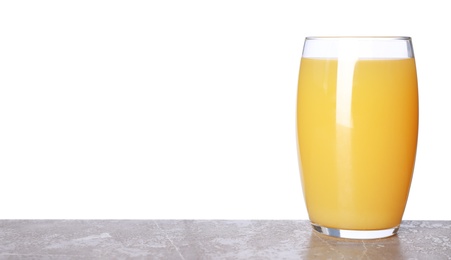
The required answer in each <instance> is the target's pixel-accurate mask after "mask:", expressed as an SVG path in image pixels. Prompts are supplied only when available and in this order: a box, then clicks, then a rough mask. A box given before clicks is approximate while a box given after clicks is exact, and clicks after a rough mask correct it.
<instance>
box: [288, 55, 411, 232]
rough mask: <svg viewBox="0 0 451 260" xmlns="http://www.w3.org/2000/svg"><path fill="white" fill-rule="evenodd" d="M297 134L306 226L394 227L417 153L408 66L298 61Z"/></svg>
mask: <svg viewBox="0 0 451 260" xmlns="http://www.w3.org/2000/svg"><path fill="white" fill-rule="evenodd" d="M297 127H298V142H299V155H300V168H301V173H302V174H301V176H302V183H303V190H304V198H305V201H306V205H307V209H308V212H309V217H310V220H311V221H312V222H314V223H316V224H319V225H322V226H325V227H330V228H339V229H354V230H362V229H363V230H372V229H386V228H392V227H395V226H397V225H399V224H400V222H401V218H402V215H403V213H404V208H405V205H406V202H407V197H408V193H409V188H410V183H411V180H412V174H413V168H414V162H415V154H416V146H417V134H418V90H417V78H416V69H415V61H414V59H412V58H406V59H386V60H384V59H377V60H369V59H368V60H353V61H341V60H339V61H337V59H311V58H303V59H302V61H301V68H300V73H299V86H298V107H297Z"/></svg>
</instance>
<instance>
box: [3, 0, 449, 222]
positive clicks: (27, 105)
mask: <svg viewBox="0 0 451 260" xmlns="http://www.w3.org/2000/svg"><path fill="white" fill-rule="evenodd" d="M446 3H447V1H434V0H431V1H393V0H383V1H357V0H355V1H350V0H345V1H324V0H322V1H321V0H320V1H317V0H315V1H256V0H255V1H246V0H240V1H235V0H232V1H211V0H210V1H207V0H206V1H200V0H193V1H181V0H180V1H173V0H172V1H29V2H26V1H2V2H1V3H0V218H174V219H180V218H182V219H188V218H202V219H204V218H219V219H237V218H239V219H307V218H308V216H307V213H306V210H305V206H304V202H303V197H302V189H301V184H300V178H299V173H298V172H299V171H298V162H297V150H296V138H295V104H296V92H297V89H296V88H297V77H298V69H299V60H300V57H301V52H302V45H303V41H304V38H305V37H306V36H309V35H403V36H404V35H406V36H411V37H412V38H413V44H414V50H415V55H416V59H417V69H418V80H419V89H420V134H419V145H418V153H417V161H416V168H415V174H414V179H413V183H412V188H411V193H410V197H409V201H408V205H407V209H406V212H405V215H404V218H405V219H431V220H432V219H448V220H449V219H451V211H450V210H449V199H450V198H451V188H450V182H451V176H450V173H451V163H450V159H451V158H450V147H451V137H450V136H451V135H450V132H451V127H450V124H449V123H448V122H449V120H450V116H449V112H450V111H451V102H450V99H449V97H450V95H451V86H450V80H449V74H450V68H451V66H450V61H451V49H450V45H449V43H450V42H451V34H450V33H449V25H450V24H451V16H449V12H448V11H447V10H449V8H448V5H445V4H446Z"/></svg>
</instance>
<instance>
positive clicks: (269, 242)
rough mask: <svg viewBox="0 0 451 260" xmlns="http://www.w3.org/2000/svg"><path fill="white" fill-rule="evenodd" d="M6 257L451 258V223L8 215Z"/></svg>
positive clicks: (1, 229)
mask: <svg viewBox="0 0 451 260" xmlns="http://www.w3.org/2000/svg"><path fill="white" fill-rule="evenodd" d="M0 259H434V260H437V259H451V221H403V223H402V225H401V228H400V230H399V233H398V235H396V236H393V237H389V238H384V239H375V240H347V239H337V238H331V237H328V236H324V235H321V234H318V233H316V232H314V231H312V229H311V227H310V224H309V222H308V221H305V220H0Z"/></svg>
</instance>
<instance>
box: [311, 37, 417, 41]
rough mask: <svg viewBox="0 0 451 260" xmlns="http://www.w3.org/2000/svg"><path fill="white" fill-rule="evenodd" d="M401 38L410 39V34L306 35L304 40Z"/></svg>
mask: <svg viewBox="0 0 451 260" xmlns="http://www.w3.org/2000/svg"><path fill="white" fill-rule="evenodd" d="M341 39H349V40H401V41H410V40H412V38H411V37H410V36H307V37H305V40H341Z"/></svg>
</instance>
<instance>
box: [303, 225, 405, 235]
mask: <svg viewBox="0 0 451 260" xmlns="http://www.w3.org/2000/svg"><path fill="white" fill-rule="evenodd" d="M312 227H313V230H315V231H316V232H319V233H321V234H325V235H328V236H332V237H339V238H350V239H377V238H384V237H390V236H393V235H396V233H398V229H399V226H396V227H394V228H389V229H382V230H346V229H337V228H328V227H323V226H320V225H318V224H315V223H312Z"/></svg>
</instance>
